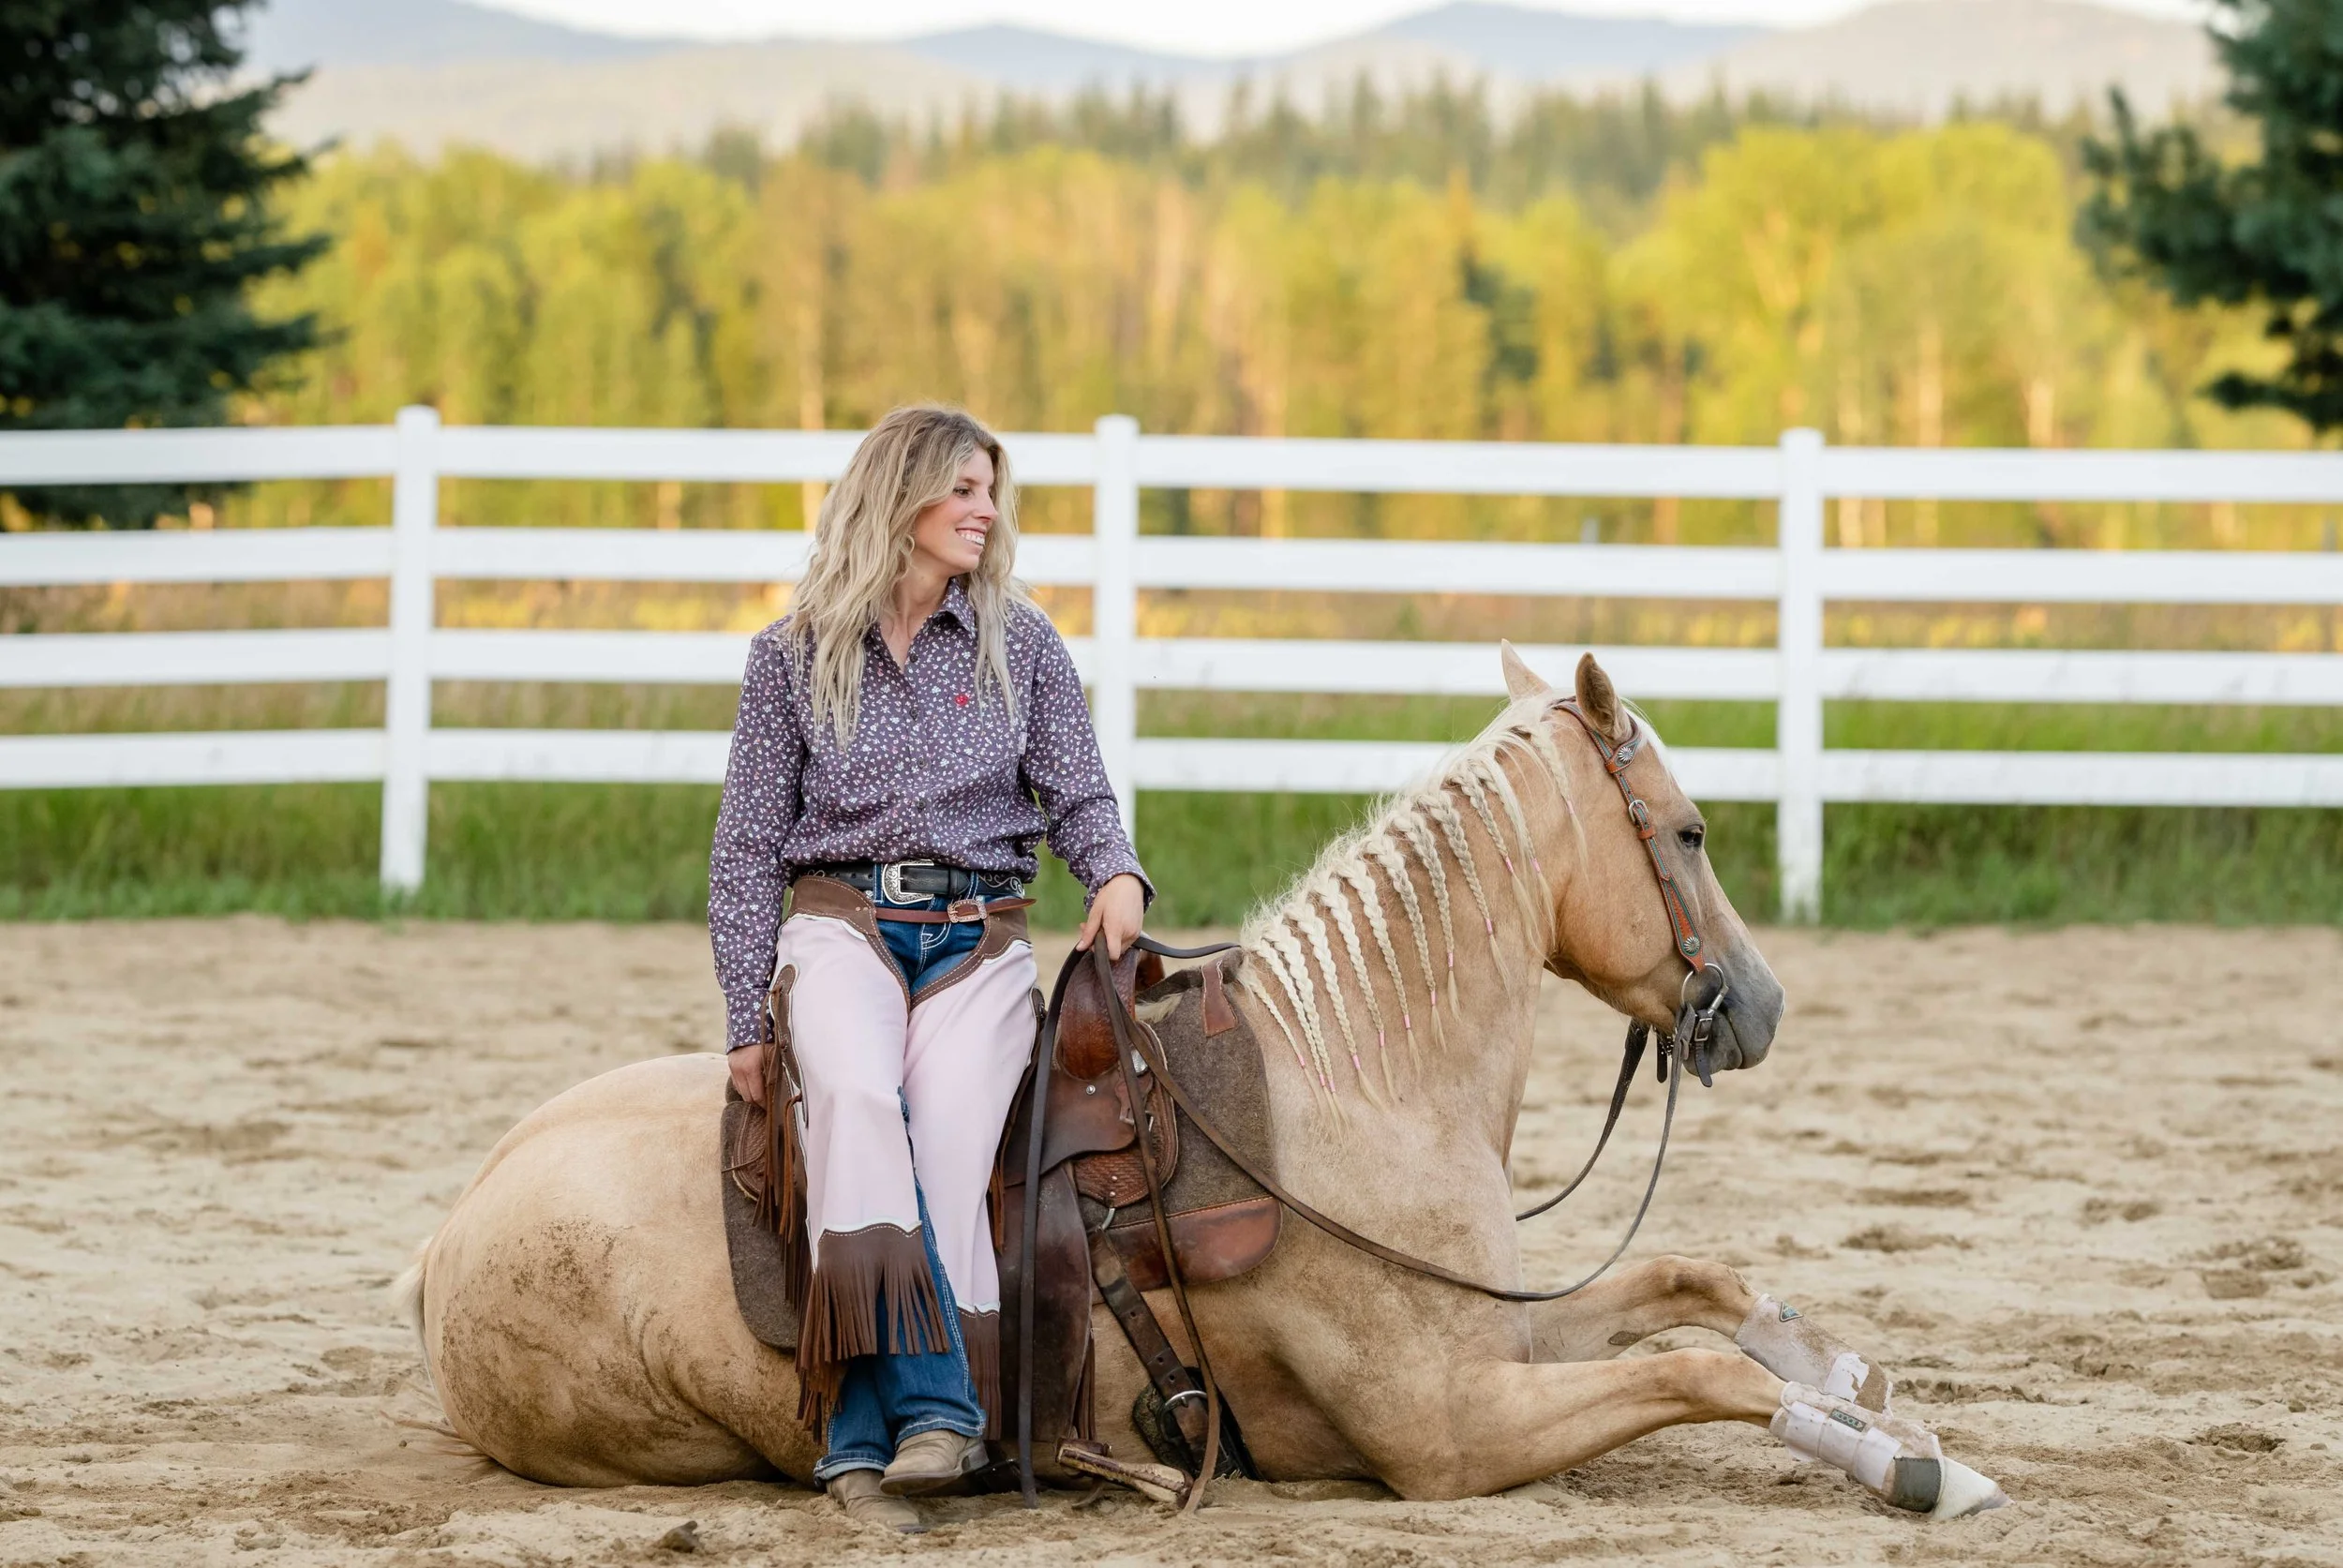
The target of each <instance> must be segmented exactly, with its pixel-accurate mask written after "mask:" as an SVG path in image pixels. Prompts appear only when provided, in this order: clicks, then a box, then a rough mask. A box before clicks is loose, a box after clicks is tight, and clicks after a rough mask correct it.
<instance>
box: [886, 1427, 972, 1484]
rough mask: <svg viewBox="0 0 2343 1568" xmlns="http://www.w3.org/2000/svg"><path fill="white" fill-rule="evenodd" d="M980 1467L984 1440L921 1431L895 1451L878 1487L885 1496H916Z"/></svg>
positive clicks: (950, 1433)
mask: <svg viewBox="0 0 2343 1568" xmlns="http://www.w3.org/2000/svg"><path fill="white" fill-rule="evenodd" d="M983 1468H984V1440H983V1439H982V1438H963V1437H962V1436H961V1435H960V1434H959V1433H958V1432H944V1431H936V1432H921V1433H920V1434H919V1435H918V1437H915V1438H905V1439H904V1440H903V1446H902V1447H900V1448H898V1449H896V1450H895V1462H894V1463H893V1464H891V1465H888V1467H887V1473H886V1475H885V1476H883V1477H881V1478H880V1481H879V1486H880V1488H881V1489H882V1490H884V1491H885V1492H886V1493H887V1495H888V1497H917V1496H918V1495H919V1494H920V1493H921V1492H933V1491H934V1490H936V1489H937V1488H939V1487H943V1486H950V1485H952V1484H953V1483H954V1482H956V1481H959V1480H960V1479H961V1478H962V1477H963V1476H967V1475H972V1474H974V1473H975V1472H976V1471H980V1470H982V1469H983Z"/></svg>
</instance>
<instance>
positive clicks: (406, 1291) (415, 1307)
mask: <svg viewBox="0 0 2343 1568" xmlns="http://www.w3.org/2000/svg"><path fill="white" fill-rule="evenodd" d="M432 1239H437V1238H432ZM430 1257H431V1241H430V1240H426V1241H425V1242H424V1244H423V1245H422V1246H421V1247H416V1248H415V1261H414V1262H411V1263H410V1264H408V1265H407V1267H406V1269H405V1270H404V1271H403V1272H402V1273H401V1274H400V1275H399V1277H397V1278H396V1279H394V1280H392V1281H391V1310H392V1311H394V1312H395V1313H397V1314H398V1316H399V1318H400V1319H401V1320H402V1321H404V1322H406V1324H407V1326H408V1327H410V1328H411V1329H413V1330H414V1331H415V1349H416V1351H417V1352H418V1353H419V1354H420V1355H421V1356H422V1358H423V1382H424V1387H425V1390H426V1391H428V1392H429V1393H430V1395H431V1396H432V1397H433V1398H434V1399H435V1400H439V1399H440V1380H439V1373H438V1372H437V1370H436V1369H434V1368H433V1366H432V1365H431V1337H430V1335H428V1334H426V1333H425V1332H424V1322H423V1286H424V1269H425V1264H426V1263H427V1262H429V1261H430ZM391 1419H392V1420H393V1421H394V1422H395V1423H396V1424H397V1425H399V1426H408V1427H412V1428H413V1429H414V1430H416V1431H419V1432H428V1433H430V1434H431V1435H432V1436H433V1437H434V1438H437V1439H439V1440H440V1446H441V1447H443V1448H444V1450H445V1451H446V1452H447V1453H449V1454H451V1455H459V1456H465V1457H470V1458H479V1459H485V1458H486V1457H487V1456H486V1455H485V1454H483V1453H482V1452H481V1451H480V1449H479V1448H478V1447H476V1446H475V1445H474V1444H473V1443H472V1442H471V1441H470V1439H468V1438H466V1437H465V1436H464V1435H463V1434H462V1433H460V1432H458V1431H456V1430H455V1427H453V1426H449V1425H448V1423H447V1410H446V1403H445V1401H444V1400H440V1419H438V1420H437V1421H430V1420H419V1419H417V1418H415V1417H413V1416H409V1415H394V1416H393V1417H392V1418H391Z"/></svg>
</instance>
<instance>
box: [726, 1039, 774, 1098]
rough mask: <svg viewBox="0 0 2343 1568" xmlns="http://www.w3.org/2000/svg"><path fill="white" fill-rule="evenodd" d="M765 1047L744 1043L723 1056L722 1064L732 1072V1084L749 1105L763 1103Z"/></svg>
mask: <svg viewBox="0 0 2343 1568" xmlns="http://www.w3.org/2000/svg"><path fill="white" fill-rule="evenodd" d="M766 1049H767V1048H766V1047H764V1046H762V1045H744V1046H742V1047H741V1048H740V1049H739V1050H738V1051H736V1052H734V1053H732V1054H730V1055H729V1056H726V1057H725V1058H724V1066H725V1067H726V1068H729V1069H730V1070H731V1073H732V1086H733V1087H734V1088H736V1089H738V1090H739V1091H740V1098H742V1099H744V1100H747V1101H748V1102H749V1103H750V1104H751V1105H762V1104H764V1103H765V1052H766Z"/></svg>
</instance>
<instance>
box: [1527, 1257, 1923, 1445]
mask: <svg viewBox="0 0 2343 1568" xmlns="http://www.w3.org/2000/svg"><path fill="white" fill-rule="evenodd" d="M1530 1323H1531V1327H1532V1332H1533V1334H1534V1336H1535V1338H1534V1341H1533V1343H1534V1346H1535V1351H1534V1353H1535V1354H1536V1356H1537V1358H1538V1359H1539V1360H1540V1361H1591V1360H1594V1359H1596V1358H1598V1357H1602V1356H1606V1355H1609V1354H1611V1353H1613V1352H1614V1351H1619V1350H1620V1349H1623V1348H1625V1347H1626V1346H1629V1345H1633V1344H1634V1343H1636V1342H1637V1341H1638V1340H1642V1339H1648V1338H1649V1337H1651V1336H1652V1335H1655V1334H1658V1333H1661V1332H1663V1331H1664V1330H1666V1329H1671V1328H1686V1327H1696V1328H1709V1329H1714V1330H1716V1332H1718V1333H1719V1334H1724V1335H1729V1336H1731V1337H1732V1339H1733V1342H1734V1343H1735V1344H1736V1345H1739V1347H1740V1348H1741V1349H1742V1351H1746V1352H1747V1353H1748V1354H1749V1355H1750V1356H1751V1357H1752V1358H1754V1360H1755V1361H1756V1362H1757V1363H1758V1364H1759V1365H1760V1366H1764V1367H1765V1368H1766V1370H1768V1371H1769V1372H1771V1373H1773V1374H1774V1376H1776V1377H1778V1378H1782V1379H1784V1380H1786V1381H1790V1382H1797V1383H1806V1384H1809V1385H1811V1386H1813V1387H1814V1388H1818V1389H1820V1390H1822V1391H1823V1392H1824V1393H1826V1394H1831V1395H1836V1396H1841V1397H1843V1398H1847V1399H1852V1400H1854V1401H1855V1403H1857V1404H1858V1405H1859V1406H1861V1407H1862V1408H1863V1409H1865V1410H1873V1411H1885V1410H1887V1409H1888V1408H1889V1403H1890V1395H1891V1393H1892V1389H1893V1385H1892V1382H1891V1381H1890V1380H1889V1378H1888V1374H1887V1371H1886V1370H1885V1369H1884V1368H1882V1367H1881V1366H1878V1365H1877V1364H1876V1363H1874V1362H1873V1361H1872V1360H1870V1359H1868V1358H1866V1357H1864V1356H1861V1355H1858V1354H1857V1353H1856V1352H1855V1351H1853V1350H1852V1349H1850V1348H1849V1347H1848V1346H1847V1345H1845V1344H1844V1343H1843V1342H1842V1341H1841V1340H1839V1339H1838V1338H1837V1337H1834V1336H1832V1335H1831V1334H1829V1333H1828V1332H1826V1331H1825V1330H1823V1329H1821V1328H1819V1327H1817V1326H1816V1325H1815V1324H1814V1322H1813V1320H1812V1319H1810V1318H1808V1317H1806V1316H1805V1315H1803V1314H1802V1313H1800V1312H1799V1311H1798V1309H1797V1308H1796V1307H1787V1306H1784V1305H1783V1303H1781V1302H1779V1301H1776V1300H1775V1299H1774V1298H1773V1297H1771V1296H1762V1295H1759V1294H1757V1293H1756V1292H1754V1291H1752V1290H1751V1289H1750V1288H1749V1287H1748V1286H1747V1285H1746V1284H1744V1283H1742V1281H1741V1277H1740V1276H1739V1275H1738V1274H1736V1273H1734V1272H1733V1271H1732V1270H1731V1269H1729V1268H1727V1267H1725V1265H1724V1264H1723V1263H1716V1262H1708V1261H1706V1260H1704V1259H1698V1258H1654V1259H1652V1260H1651V1261H1650V1262H1644V1263H1637V1264H1635V1265H1634V1266H1633V1267H1631V1268H1626V1269H1622V1270H1620V1271H1619V1273H1618V1274H1615V1275H1613V1276H1612V1277H1609V1278H1608V1279H1604V1280H1603V1281H1601V1282H1599V1283H1597V1284H1594V1285H1589V1287H1587V1289H1585V1290H1583V1291H1581V1292H1578V1293H1577V1294H1576V1295H1571V1296H1564V1297H1563V1298H1562V1299H1561V1300H1560V1301H1548V1302H1540V1303H1537V1304H1535V1305H1533V1306H1532V1307H1530Z"/></svg>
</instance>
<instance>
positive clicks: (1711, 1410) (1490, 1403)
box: [1352, 1350, 1783, 1498]
mask: <svg viewBox="0 0 2343 1568" xmlns="http://www.w3.org/2000/svg"><path fill="white" fill-rule="evenodd" d="M1441 1382H1442V1385H1443V1386H1442V1388H1441V1390H1440V1394H1439V1396H1437V1397H1436V1398H1433V1399H1431V1400H1430V1401H1429V1402H1428V1404H1427V1405H1426V1406H1422V1407H1418V1409H1419V1410H1420V1411H1422V1412H1423V1413H1425V1414H1429V1413H1430V1412H1431V1411H1432V1410H1435V1409H1437V1410H1438V1411H1440V1412H1441V1415H1442V1416H1444V1419H1435V1420H1431V1421H1415V1422H1410V1423H1409V1424H1408V1425H1407V1426H1405V1427H1402V1428H1395V1429H1394V1430H1393V1431H1391V1432H1390V1433H1389V1434H1388V1441H1375V1440H1374V1439H1373V1438H1370V1437H1367V1436H1366V1434H1353V1436H1352V1441H1354V1442H1355V1443H1357V1445H1358V1446H1359V1448H1360V1450H1361V1452H1362V1453H1364V1454H1365V1455H1366V1457H1367V1459H1368V1461H1369V1462H1370V1463H1371V1464H1373V1465H1374V1467H1375V1470H1376V1471H1377V1473H1378V1474H1380V1475H1381V1476H1382V1478H1383V1480H1384V1481H1385V1482H1386V1483H1388V1484H1389V1485H1390V1486H1392V1487H1393V1488H1394V1489H1395V1490H1396V1491H1398V1492H1399V1493H1401V1494H1402V1495H1403V1496H1406V1497H1410V1498H1454V1497H1475V1496H1485V1495H1486V1494H1488V1493H1491V1492H1498V1491H1502V1490H1504V1489H1505V1488H1506V1487H1508V1486H1520V1485H1522V1484H1523V1483H1525V1482H1530V1481H1535V1480H1539V1479H1541V1478H1543V1477H1545V1476H1548V1475H1553V1474H1556V1473H1557V1472H1559V1471H1565V1470H1569V1469H1571V1468H1573V1467H1574V1466H1577V1465H1582V1464H1585V1463H1586V1462H1587V1461H1588V1460H1589V1459H1592V1458H1595V1457H1597V1456H1601V1455H1604V1454H1607V1453H1609V1452H1610V1451H1611V1450H1612V1449H1614V1448H1617V1447H1619V1445H1620V1444H1621V1443H1626V1442H1632V1441H1634V1440H1635V1439H1637V1438H1639V1437H1643V1436H1645V1435H1646V1434H1647V1433H1650V1432H1656V1431H1658V1430H1659V1429H1660V1428H1661V1427H1663V1426H1680V1425H1683V1424H1684V1423H1687V1422H1695V1421H1746V1422H1749V1423H1750V1424H1752V1425H1754V1426H1765V1425H1766V1424H1767V1423H1768V1422H1769V1421H1770V1420H1772V1418H1773V1414H1774V1411H1777V1410H1779V1409H1780V1408H1781V1406H1782V1390H1783V1383H1782V1380H1781V1379H1779V1378H1777V1377H1775V1376H1774V1375H1773V1374H1772V1373H1770V1372H1768V1371H1767V1370H1766V1369H1765V1368H1764V1367H1762V1366H1758V1365H1757V1364H1756V1363H1755V1362H1754V1361H1752V1360H1750V1359H1749V1358H1748V1357H1746V1356H1741V1355H1735V1354H1733V1353H1731V1352H1729V1351H1699V1350H1694V1351H1666V1352H1664V1353H1663V1354H1660V1355H1651V1356H1636V1357H1634V1358H1633V1359H1630V1360H1625V1361H1579V1362H1547V1363H1534V1362H1533V1363H1530V1364H1527V1365H1525V1364H1523V1363H1520V1362H1515V1361H1504V1360H1496V1359H1491V1360H1486V1361H1479V1362H1473V1363H1470V1364H1468V1365H1466V1366H1463V1367H1459V1368H1453V1369H1446V1368H1444V1369H1443V1376H1442V1378H1441ZM1424 1392H1425V1394H1426V1395H1427V1396H1429V1395H1430V1394H1431V1390H1429V1389H1426V1390H1425V1391H1424ZM1408 1403H1412V1401H1408Z"/></svg>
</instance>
